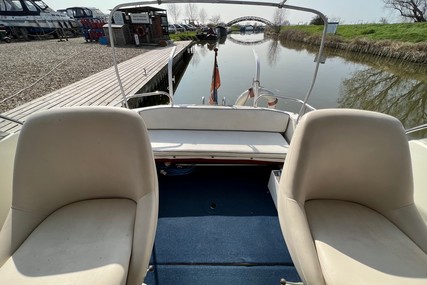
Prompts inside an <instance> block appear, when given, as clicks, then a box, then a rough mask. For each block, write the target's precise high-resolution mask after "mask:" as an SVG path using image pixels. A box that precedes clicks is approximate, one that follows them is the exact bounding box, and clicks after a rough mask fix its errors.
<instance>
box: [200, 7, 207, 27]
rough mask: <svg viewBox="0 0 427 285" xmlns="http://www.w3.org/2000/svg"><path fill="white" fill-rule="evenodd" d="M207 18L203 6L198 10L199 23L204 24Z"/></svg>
mask: <svg viewBox="0 0 427 285" xmlns="http://www.w3.org/2000/svg"><path fill="white" fill-rule="evenodd" d="M207 18H208V14H206V11H205V9H204V8H202V9H200V12H199V20H200V23H202V24H205V22H206V19H207Z"/></svg>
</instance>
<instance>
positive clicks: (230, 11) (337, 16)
mask: <svg viewBox="0 0 427 285" xmlns="http://www.w3.org/2000/svg"><path fill="white" fill-rule="evenodd" d="M44 1H45V2H46V4H48V5H49V6H50V7H51V8H53V9H54V10H58V9H61V8H67V7H73V6H86V7H87V6H91V7H97V8H99V9H101V11H103V12H108V9H112V8H113V7H114V6H116V5H118V4H121V3H124V2H126V1H120V0H92V1H88V0H61V1H53V0H44ZM260 1H263V0H260ZM128 2H132V1H128ZM287 4H289V5H298V6H303V7H309V8H314V9H317V10H319V11H321V12H323V13H324V14H325V15H326V16H327V17H328V18H329V19H332V20H340V22H341V23H345V24H353V23H362V22H363V23H374V22H379V20H380V19H381V18H383V17H384V18H386V19H387V20H388V21H389V22H396V21H399V18H398V17H397V16H396V14H395V13H394V12H393V11H391V10H390V9H385V8H384V3H383V1H381V0H358V1H354V0H327V1H322V0H289V1H288V2H287ZM180 5H182V6H183V7H182V9H181V10H182V12H181V16H180V18H181V20H183V19H185V18H186V17H185V7H184V4H180ZM152 6H153V5H152ZM156 6H158V5H156ZM197 6H198V8H199V9H201V8H204V9H205V11H206V13H207V15H208V19H209V18H210V17H212V16H214V15H220V16H221V20H222V21H223V22H228V21H231V20H233V19H235V18H237V17H241V16H259V17H263V18H265V19H267V20H272V18H273V13H274V10H273V9H272V8H260V7H259V6H253V7H243V8H242V7H241V6H239V8H235V7H236V6H231V5H221V6H219V5H215V6H211V5H208V4H197ZM161 8H164V9H166V8H167V6H166V5H162V7H161ZM312 18H313V15H312V14H307V13H300V12H295V11H289V12H287V19H288V20H289V21H290V22H291V23H293V24H298V23H305V22H308V21H310V19H312ZM170 21H171V19H170Z"/></svg>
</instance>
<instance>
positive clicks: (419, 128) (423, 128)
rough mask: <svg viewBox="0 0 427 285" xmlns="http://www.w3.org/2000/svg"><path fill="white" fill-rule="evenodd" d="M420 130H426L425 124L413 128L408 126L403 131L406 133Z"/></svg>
mask: <svg viewBox="0 0 427 285" xmlns="http://www.w3.org/2000/svg"><path fill="white" fill-rule="evenodd" d="M422 130H427V124H423V125H419V126H416V127H413V128H409V129H406V130H405V133H406V134H407V135H409V134H412V133H415V132H418V131H422Z"/></svg>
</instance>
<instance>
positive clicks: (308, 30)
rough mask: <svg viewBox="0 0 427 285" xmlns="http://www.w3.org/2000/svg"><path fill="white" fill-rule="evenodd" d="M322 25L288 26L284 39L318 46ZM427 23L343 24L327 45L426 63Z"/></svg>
mask: <svg viewBox="0 0 427 285" xmlns="http://www.w3.org/2000/svg"><path fill="white" fill-rule="evenodd" d="M322 29H323V26H315V25H310V26H285V27H282V29H281V32H280V36H279V37H280V39H281V40H291V41H298V42H303V43H306V44H311V45H319V44H320V39H321V34H322ZM426 35H427V23H402V24H363V25H340V26H338V29H337V32H336V34H335V35H328V37H327V40H326V43H325V45H326V46H327V47H330V48H334V49H342V50H347V51H351V52H357V53H366V54H372V55H376V56H383V57H389V58H395V59H401V60H405V61H410V62H415V63H423V64H425V63H427V37H426Z"/></svg>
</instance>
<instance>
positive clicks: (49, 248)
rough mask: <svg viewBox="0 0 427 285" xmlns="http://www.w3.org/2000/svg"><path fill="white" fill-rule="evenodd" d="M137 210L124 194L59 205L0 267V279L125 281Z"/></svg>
mask: <svg viewBox="0 0 427 285" xmlns="http://www.w3.org/2000/svg"><path fill="white" fill-rule="evenodd" d="M135 211H136V204H135V202H133V201H131V200H128V199H97V200H86V201H82V202H77V203H73V204H70V205H67V206H64V207H63V208H60V209H58V210H57V211H55V212H54V213H53V214H51V215H50V216H48V217H47V218H46V219H45V220H44V221H43V222H42V223H41V224H40V225H39V226H38V227H37V228H36V229H35V230H34V231H33V232H32V233H31V235H30V236H29V237H28V238H27V239H26V240H25V242H24V243H23V244H22V245H21V246H20V247H19V248H18V250H17V251H16V252H15V253H14V254H13V256H12V257H10V258H9V259H8V260H7V261H6V263H5V264H4V265H3V266H2V267H1V268H0V280H1V282H0V283H1V284H14V285H19V284H31V285H38V284H43V285H50V284H52V285H53V284H55V285H57V284H62V285H66V284H79V285H82V284H91V285H96V284H102V285H110V284H111V285H112V284H115V285H117V284H126V278H127V272H128V265H129V260H130V256H131V249H132V238H133V230H134V222H135ZM12 234H13V232H12Z"/></svg>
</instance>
